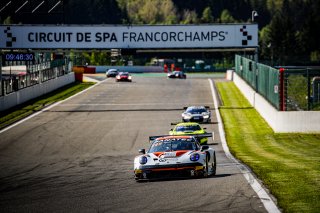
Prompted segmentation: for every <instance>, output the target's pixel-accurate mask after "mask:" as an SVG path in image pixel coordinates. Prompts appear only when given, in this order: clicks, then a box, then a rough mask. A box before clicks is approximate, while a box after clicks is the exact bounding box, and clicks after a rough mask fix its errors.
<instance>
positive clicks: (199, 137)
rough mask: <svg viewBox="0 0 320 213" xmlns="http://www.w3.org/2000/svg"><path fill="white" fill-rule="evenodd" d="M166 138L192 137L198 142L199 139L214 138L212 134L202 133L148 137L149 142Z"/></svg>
mask: <svg viewBox="0 0 320 213" xmlns="http://www.w3.org/2000/svg"><path fill="white" fill-rule="evenodd" d="M168 136H177V137H179V136H193V137H195V138H196V139H197V140H200V139H201V138H210V137H212V138H213V136H214V134H213V132H209V133H204V134H183V135H157V136H149V142H152V141H154V140H155V139H157V138H163V137H168Z"/></svg>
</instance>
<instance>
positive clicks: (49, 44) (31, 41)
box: [0, 24, 258, 49]
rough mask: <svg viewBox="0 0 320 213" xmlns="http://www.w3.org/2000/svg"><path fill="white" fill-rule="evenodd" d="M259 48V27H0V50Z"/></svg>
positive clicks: (232, 25)
mask: <svg viewBox="0 0 320 213" xmlns="http://www.w3.org/2000/svg"><path fill="white" fill-rule="evenodd" d="M257 46H258V25H256V24H228V25H145V26H140V25H139V26H103V25H102V26H76V25H71V26H40V25H39V26H34V25H30V26H26V25H21V26H16V25H10V26H9V25H1V26H0V48H1V49H16V48H30V49H50V48H62V49H88V48H90V49H91V48H95V49H109V48H119V49H123V48H138V49H150V48H151V49H152V48H232V47H235V48H239V47H240V48H241V47H257Z"/></svg>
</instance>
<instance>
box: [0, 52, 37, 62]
mask: <svg viewBox="0 0 320 213" xmlns="http://www.w3.org/2000/svg"><path fill="white" fill-rule="evenodd" d="M2 60H3V61H34V53H12V52H11V53H3V54H2Z"/></svg>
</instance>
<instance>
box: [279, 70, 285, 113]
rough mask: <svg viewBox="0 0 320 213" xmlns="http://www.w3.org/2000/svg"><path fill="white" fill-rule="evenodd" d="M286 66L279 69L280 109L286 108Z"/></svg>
mask: <svg viewBox="0 0 320 213" xmlns="http://www.w3.org/2000/svg"><path fill="white" fill-rule="evenodd" d="M284 71H285V70H284V68H280V69H279V74H280V75H279V84H280V85H279V99H280V100H279V102H280V103H279V109H280V111H284V110H285V97H284Z"/></svg>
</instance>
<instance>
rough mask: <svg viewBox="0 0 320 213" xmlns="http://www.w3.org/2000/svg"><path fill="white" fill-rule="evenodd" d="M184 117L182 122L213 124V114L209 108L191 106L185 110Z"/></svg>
mask: <svg viewBox="0 0 320 213" xmlns="http://www.w3.org/2000/svg"><path fill="white" fill-rule="evenodd" d="M184 109H185V110H186V111H184V112H183V113H182V114H181V115H182V121H183V122H188V121H194V122H203V123H210V122H211V112H210V108H209V107H208V106H189V107H185V108H184Z"/></svg>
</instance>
